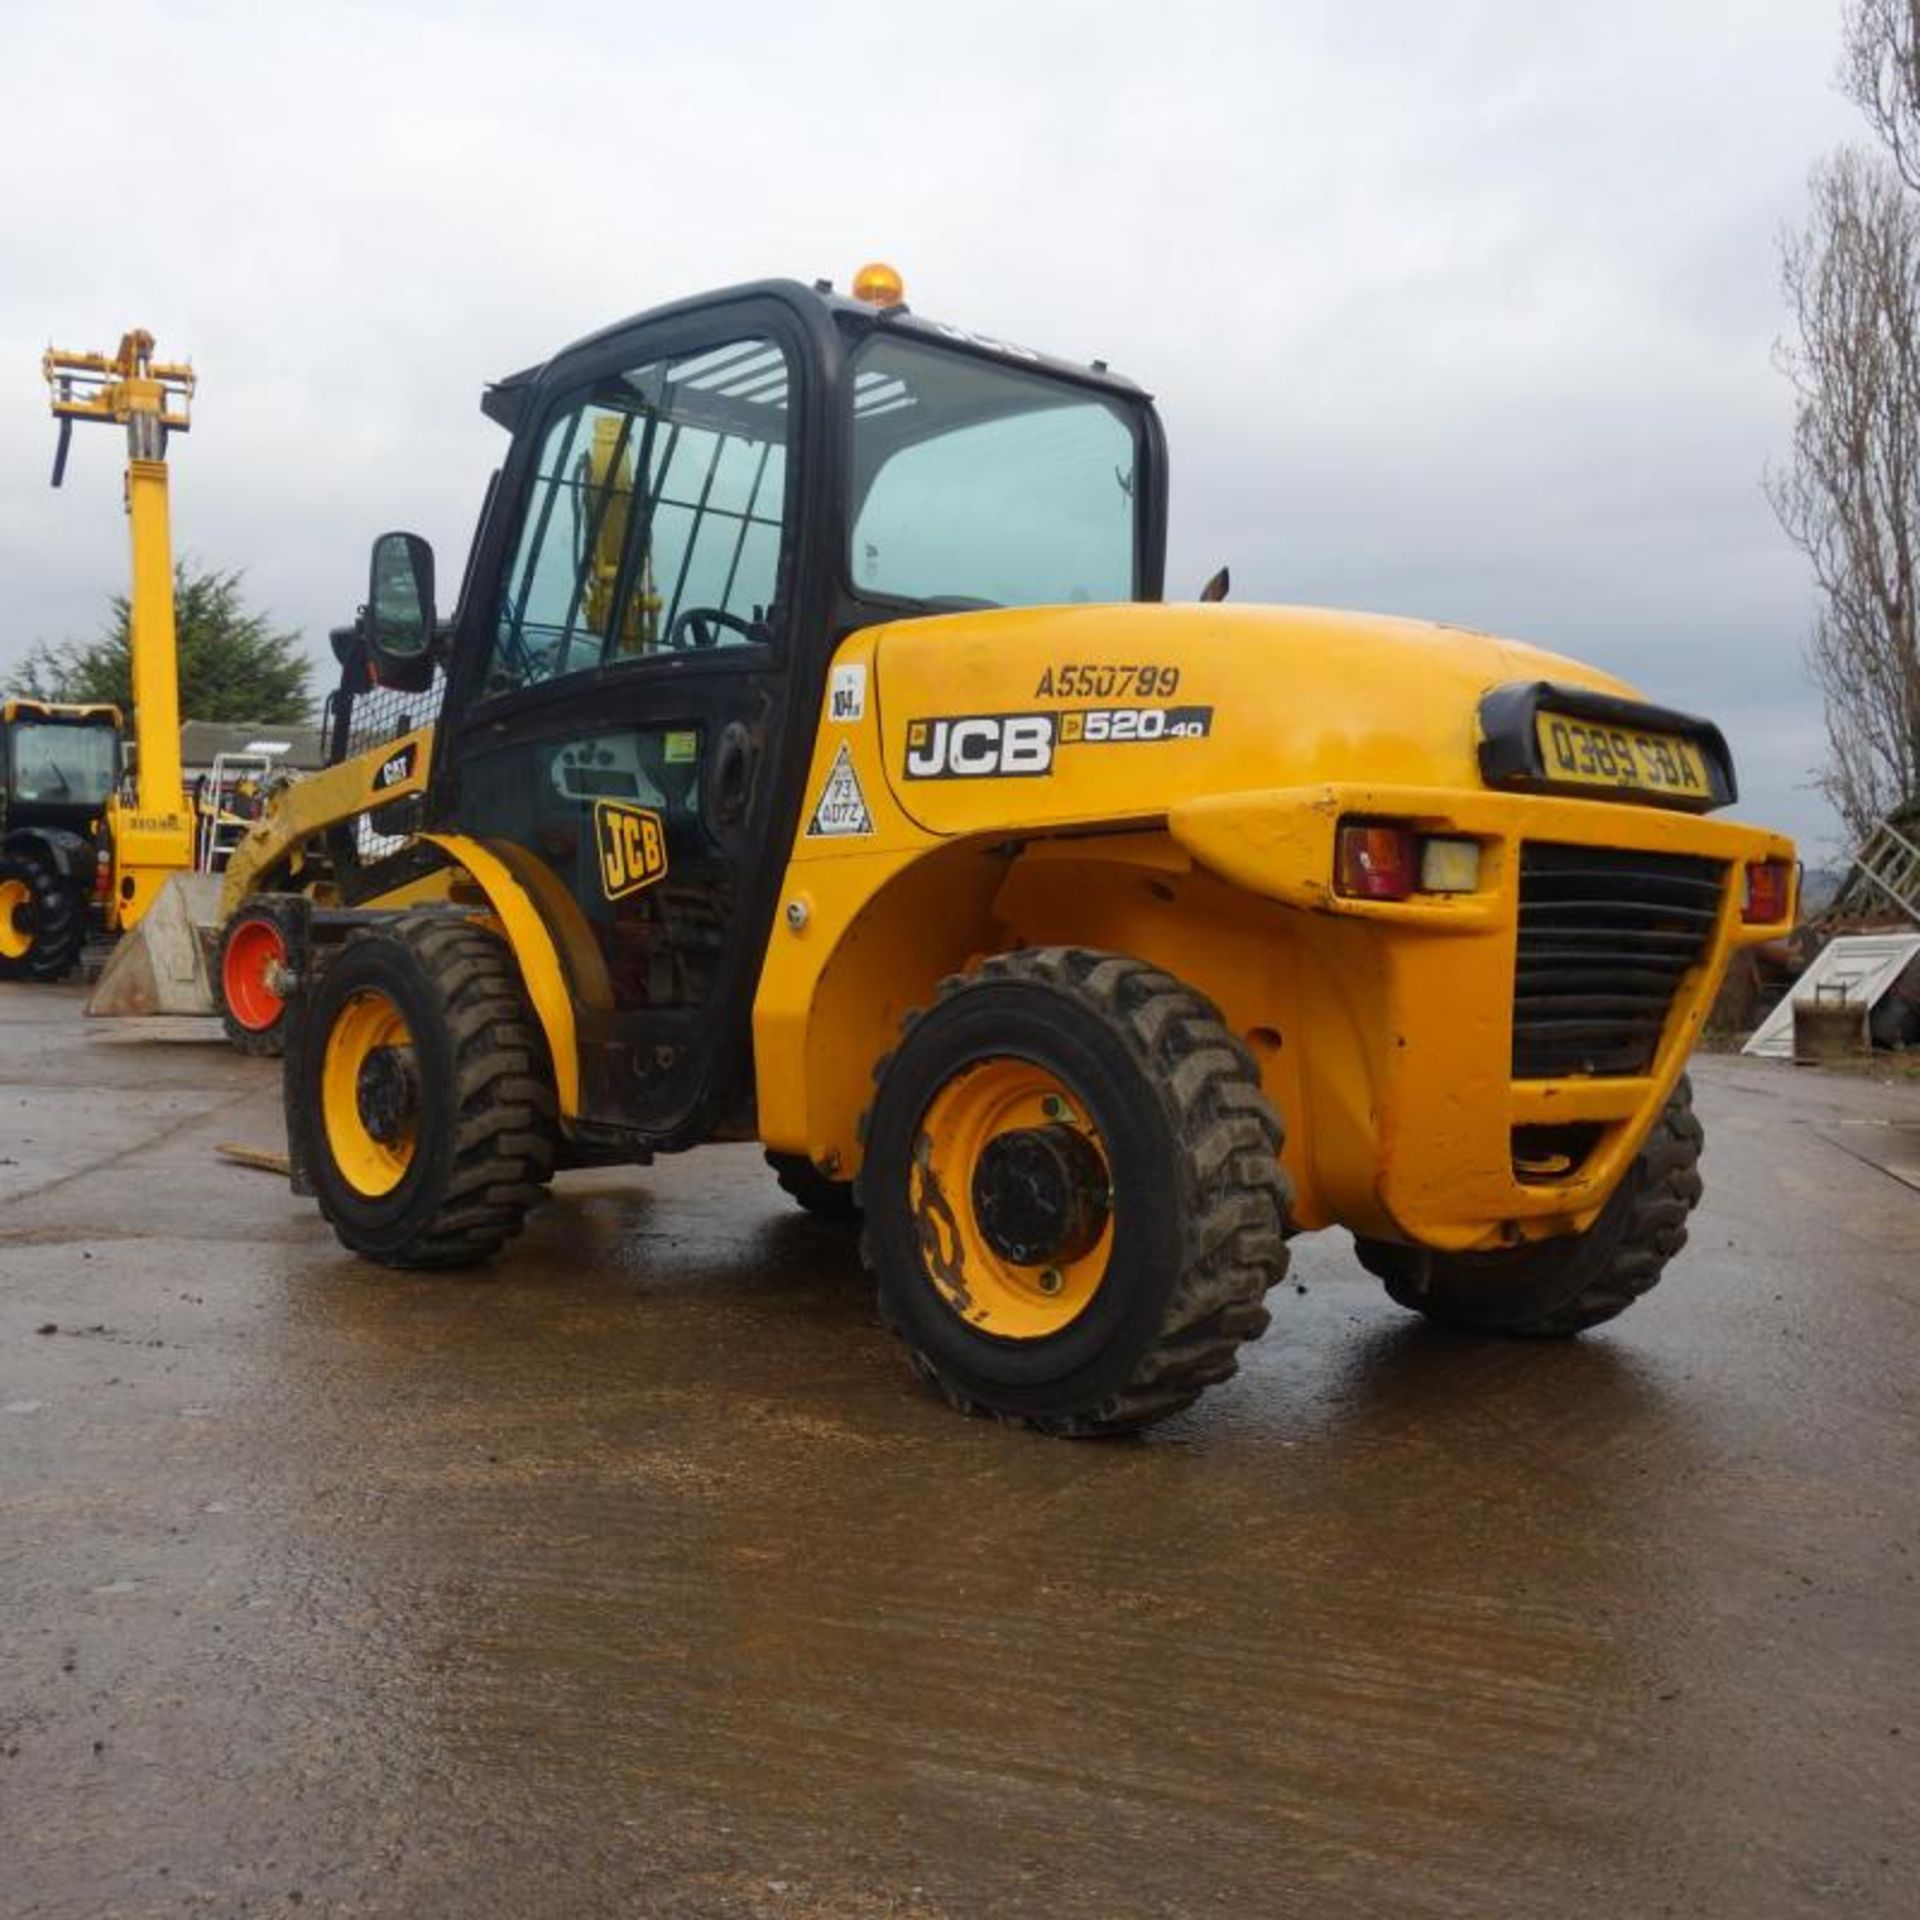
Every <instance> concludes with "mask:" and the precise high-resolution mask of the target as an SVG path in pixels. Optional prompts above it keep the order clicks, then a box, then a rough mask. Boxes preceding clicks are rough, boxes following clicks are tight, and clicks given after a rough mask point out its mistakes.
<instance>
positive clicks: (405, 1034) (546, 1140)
mask: <svg viewBox="0 0 1920 1920" xmlns="http://www.w3.org/2000/svg"><path fill="white" fill-rule="evenodd" d="M288 1067H289V1071H292V1072H297V1073H298V1075H299V1081H298V1083H297V1097H298V1099H299V1101H300V1103H301V1113H302V1117H303V1124H304V1128H305V1131H306V1133H307V1137H308V1140H309V1143H310V1144H309V1151H308V1165H309V1173H310V1176H311V1178H312V1181H313V1186H314V1192H315V1195H316V1197H317V1198H318V1200H319V1202H320V1210H321V1212H322V1213H323V1214H324V1215H325V1216H326V1218H327V1221H328V1224H329V1225H330V1226H331V1227H332V1228H333V1230H334V1232H335V1233H336V1234H337V1235H338V1236H339V1238H340V1241H341V1244H342V1245H343V1246H346V1247H348V1248H350V1249H351V1250H352V1251H353V1252H355V1253H358V1254H362V1255H364V1256H365V1257H366V1258H368V1259H370V1260H377V1261H379V1262H381V1263H382V1264H383V1265H386V1266H393V1267H457V1266H470V1265H474V1264H476V1263H478V1262H479V1261H482V1260H485V1259H487V1258H489V1257H490V1256H491V1255H493V1254H495V1253H497V1252H498V1251H499V1249H500V1248H501V1247H502V1246H503V1245H505V1243H506V1242H507V1241H508V1240H509V1239H511V1238H512V1237H513V1236H514V1235H515V1234H516V1233H518V1232H519V1231H520V1228H521V1226H522V1224H523V1223H524V1221H525V1219H526V1216H527V1214H528V1212H529V1211H530V1210H531V1209H532V1208H533V1207H535V1206H537V1205H538V1204H539V1203H540V1201H541V1200H543V1199H544V1198H545V1197H546V1191H547V1182H548V1180H549V1178H550V1177H551V1175H552V1172H553V1163H554V1136H555V1130H556V1122H555V1099H554V1089H553V1072H552V1068H551V1067H550V1065H549V1064H548V1059H547V1051H546V1044H545V1041H544V1038H543V1037H542V1035H541V1032H540V1028H539V1025H538V1023H537V1022H536V1021H535V1019H534V1017H533V1014H532V1012H531V1011H530V1009H529V1007H528V1005H527V1000H526V995H525V991H524V989H523V987H522V986H521V982H520V976H519V972H518V969H517V968H516V967H515V965H514V962H513V956H512V954H511V953H510V952H509V951H508V949H507V947H506V946H505V944H504V943H503V942H502V941H500V940H499V939H497V938H496V937H495V936H494V935H492V934H491V933H488V932H486V931H485V930H484V929H482V928H480V927H478V926H475V925H474V924H473V923H472V922H471V921H469V920H466V919H463V918H462V917H461V916H459V915H458V914H451V913H447V912H445V911H442V910H436V909H428V910H425V911H421V912H412V913H405V914H402V915H400V916H399V917H398V918H396V919H394V920H391V921H388V922H386V923H384V924H382V925H379V926H376V927H372V928H369V929H367V930H366V931H364V932H361V933H356V934H354V935H353V936H352V937H351V938H350V939H349V940H348V941H347V942H346V943H345V944H344V945H343V946H342V947H341V948H340V950H339V952H338V954H337V955H336V956H335V957H334V959H333V960H332V961H331V963H330V964H329V965H328V966H327V968H326V970H325V971H324V972H323V973H322V974H321V976H320V978H319V981H318V983H317V984H316V985H315V986H314V988H313V990H312V998H311V1001H310V1002H309V1004H308V1007H307V1008H306V1010H305V1017H304V1018H303V1020H302V1022H301V1029H300V1036H299V1040H298V1043H297V1045H296V1048H295V1051H294V1053H293V1055H292V1056H290V1057H289V1062H288Z"/></svg>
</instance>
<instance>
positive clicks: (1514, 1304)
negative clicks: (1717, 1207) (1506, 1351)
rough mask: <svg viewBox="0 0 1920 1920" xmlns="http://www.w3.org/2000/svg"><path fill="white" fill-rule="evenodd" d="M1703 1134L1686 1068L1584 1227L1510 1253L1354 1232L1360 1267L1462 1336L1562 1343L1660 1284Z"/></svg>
mask: <svg viewBox="0 0 1920 1920" xmlns="http://www.w3.org/2000/svg"><path fill="white" fill-rule="evenodd" d="M1705 1145H1706V1136H1705V1134H1704V1133H1703V1131H1702V1130H1701V1126H1700V1122H1699V1121H1698V1120H1697V1119H1696V1118H1695V1117H1694V1111H1693V1088H1692V1086H1691V1084H1690V1083H1689V1082H1688V1080H1687V1078H1686V1076H1685V1075H1684V1074H1683V1075H1682V1076H1681V1078H1680V1082H1679V1084H1678V1085H1677V1086H1676V1087H1675V1088H1674V1090H1673V1094H1672V1097H1671V1098H1670V1099H1669V1100H1668V1101H1667V1105H1666V1108H1665V1110H1664V1111H1663V1112H1662V1114H1661V1116H1660V1119H1659V1121H1658V1122H1657V1123H1656V1124H1655V1126H1654V1129H1653V1132H1652V1133H1651V1134H1649V1135H1648V1137H1647V1141H1646V1144H1645V1145H1644V1146H1643V1147H1642V1148H1641V1149H1640V1151H1639V1153H1638V1154H1637V1155H1635V1157H1634V1160H1633V1164H1632V1165H1631V1166H1630V1167H1628V1169H1627V1172H1626V1175H1625V1177H1624V1178H1623V1179H1622V1180H1621V1182H1620V1185H1619V1187H1618V1188H1617V1189H1616V1190H1615V1192H1614V1195H1613V1198H1612V1199H1611V1200H1609V1201H1608V1202H1607V1204H1606V1206H1605V1208H1604V1209H1602V1211H1601V1214H1600V1217H1599V1219H1597V1220H1596V1221H1595V1222H1594V1223H1593V1225H1592V1226H1591V1227H1589V1228H1588V1229H1587V1231H1586V1232H1585V1233H1583V1234H1577V1235H1574V1236H1572V1237H1570V1238H1566V1239H1559V1240H1542V1241H1537V1242H1535V1243H1534V1244H1533V1245H1531V1246H1527V1247H1521V1248H1517V1249H1515V1250H1514V1251H1513V1252H1511V1253H1454V1254H1448V1253H1433V1252H1429V1251H1428V1250H1426V1249H1424V1248H1420V1247H1403V1246H1396V1245H1393V1244H1391V1243H1390V1242H1387V1241H1383V1240H1362V1239H1359V1238H1357V1237H1356V1239H1355V1241H1354V1250H1355V1252H1356V1253H1358V1254H1359V1256H1360V1264H1361V1265H1362V1266H1364V1267H1365V1268H1366V1269H1367V1271H1368V1272H1369V1273H1372V1274H1374V1275H1376V1276H1377V1277H1378V1278H1379V1279H1380V1280H1382V1281H1383V1282H1384V1283H1385V1285H1386V1289H1387V1294H1388V1296H1389V1298H1391V1299H1392V1300H1393V1301H1394V1302H1396V1304H1398V1305H1400V1306H1403V1307H1405V1308H1407V1309H1408V1311H1409V1312H1412V1313H1418V1314H1424V1315H1425V1316H1426V1318H1427V1319H1429V1320H1431V1321H1433V1322H1434V1323H1435V1324H1436V1325H1439V1326H1444V1327H1452V1328H1454V1329H1455V1330H1456V1331H1459V1332H1463V1333H1493V1334H1507V1335H1511V1336H1514V1337H1517V1338H1522V1339H1531V1340H1563V1339H1567V1338H1569V1337H1571V1336H1572V1335H1574V1334H1577V1333H1584V1332H1585V1331H1586V1330H1587V1329H1588V1328H1589V1327H1597V1326H1599V1325H1601V1324H1602V1322H1604V1321H1607V1320H1612V1319H1614V1318H1616V1317H1617V1316H1618V1315H1620V1314H1623V1313H1625V1312H1626V1310H1627V1309H1628V1308H1629V1307H1630V1306H1632V1305H1633V1303H1634V1302H1635V1301H1636V1300H1638V1299H1639V1298H1640V1297H1641V1295H1642V1294H1645V1293H1649V1292H1651V1291H1652V1290H1653V1288H1654V1287H1656V1286H1658V1285H1659V1283H1660V1277H1661V1275H1662V1274H1663V1273H1664V1272H1665V1271H1666V1267H1667V1262H1668V1261H1670V1260H1671V1259H1672V1258H1673V1257H1674V1255H1675V1254H1677V1253H1678V1252H1679V1251H1680V1249H1681V1248H1682V1247H1684V1246H1685V1245H1686V1244H1687V1216H1688V1214H1690V1213H1691V1212H1692V1211H1693V1209H1694V1208H1695V1207H1697V1206H1698V1205H1699V1204H1700V1196H1701V1194H1702V1192H1703V1191H1704V1188H1703V1187H1702V1184H1701V1180H1700V1155H1701V1152H1702V1150H1703V1149H1704V1147H1705Z"/></svg>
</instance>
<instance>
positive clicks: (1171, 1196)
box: [859, 947, 1290, 1437]
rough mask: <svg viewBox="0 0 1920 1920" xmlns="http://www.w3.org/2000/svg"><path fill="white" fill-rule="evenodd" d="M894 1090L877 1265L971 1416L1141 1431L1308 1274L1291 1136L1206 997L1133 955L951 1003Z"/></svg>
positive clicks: (1008, 965)
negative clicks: (1289, 1278) (1286, 1170)
mask: <svg viewBox="0 0 1920 1920" xmlns="http://www.w3.org/2000/svg"><path fill="white" fill-rule="evenodd" d="M876 1077H877V1079H878V1082H879V1088H878V1093H877V1096H876V1098H875V1100H874V1104H873V1107H872V1109H871V1111H870V1113H869V1115H868V1121H867V1131H866V1147H867V1157H866V1163H865V1166H864V1167H863V1169H862V1171H861V1175H860V1180H859V1193H860V1199H861V1202H862V1204H863V1206H864V1208H865V1210H866V1229H865V1232H864V1234H863V1236H862V1239H861V1253H862V1257H863V1258H864V1260H865V1262H866V1264H867V1266H868V1267H869V1269H870V1270H871V1271H872V1272H873V1274H874V1276H875V1279H876V1281H877V1283H878V1288H879V1299H880V1311H881V1315H882V1317H883V1318H884V1319H885V1320H886V1322H887V1324H888V1325H889V1326H890V1327H891V1328H892V1329H893V1331H894V1332H895V1333H896V1334H897V1335H898V1336H899V1338H900V1339H901V1341H902V1342H903V1343H904V1344H905V1346H906V1348H907V1351H908V1353H909V1355H910V1356H911V1358H912V1361H913V1364H914V1366H915V1367H916V1368H917V1370H918V1371H919V1372H920V1373H921V1374H922V1375H923V1376H924V1377H925V1378H927V1379H928V1380H930V1381H932V1383H933V1384H934V1385H935V1386H936V1387H937V1388H938V1389H939V1390H940V1391H941V1393H943V1394H944V1395H945V1396H946V1397H947V1399H948V1400H949V1401H950V1402H951V1403H952V1404H953V1405H954V1406H956V1407H958V1408H960V1409H961V1410H962V1411H963V1412H968V1413H977V1414H984V1415H987V1416H990V1417H992V1418H994V1419H999V1420H1005V1421H1010V1422H1015V1423H1018V1424H1021V1425H1025V1426H1029V1427H1033V1428H1036V1429H1038V1430H1039V1431H1041V1432H1044V1433H1050V1434H1060V1435H1069V1436H1076V1437H1077V1436H1090V1435H1097V1434H1110V1433H1122V1432H1127V1431H1130V1430H1132V1429H1134V1428H1138V1427H1144V1426H1146V1425H1148V1424H1149V1423H1150V1422H1152V1421H1155V1420H1158V1419H1161V1418H1163V1417H1164V1416H1165V1415H1167V1414H1170V1413H1174V1412H1177V1411H1178V1410H1179V1409H1180V1408H1182V1407H1185V1406H1187V1405H1189V1404H1190V1403H1191V1402H1192V1401H1193V1400H1195V1399H1196V1398H1198V1396H1199V1395H1200V1393H1201V1392H1202V1391H1203V1390H1204V1389H1205V1388H1207V1387H1210V1386H1213V1385H1215V1384H1216V1383H1217V1382H1219V1381H1222V1380H1225V1379H1227V1378H1229V1377H1230V1376H1231V1375H1232V1374H1233V1373H1234V1371H1235V1370H1236V1368H1237V1365H1238V1360H1237V1353H1238V1349H1239V1347H1240V1345H1241V1343H1242V1342H1243V1341H1247V1340H1251V1339H1254V1338H1256V1337H1257V1336H1258V1335H1259V1334H1261V1333H1262V1332H1264V1331H1265V1329H1266V1326H1267V1310H1266V1308H1265V1306H1264V1305H1263V1304H1262V1296H1263V1295H1264V1294H1265V1293H1266V1291H1267V1289H1268V1288H1269V1287H1272V1286H1273V1285H1275V1284H1276V1283H1277V1282H1278V1281H1279V1280H1280V1279H1281V1278H1282V1276H1283V1275H1284V1274H1285V1272H1286V1267H1287V1247H1286V1232H1287V1206H1288V1201H1289V1198H1290V1195H1289V1190H1288V1186H1287V1182H1286V1176H1285V1175H1284V1174H1283V1173H1282V1171H1281V1169H1280V1162H1279V1154H1280V1144H1281V1128H1280V1121H1279V1117H1278V1115H1277V1114H1276V1113H1275V1112H1274V1110H1273V1107H1272V1106H1271V1105H1270V1104H1269V1103H1268V1101H1267V1098H1266V1096H1265V1094H1264V1093H1263V1092H1262V1091H1261V1087H1260V1077H1259V1070H1258V1068H1257V1067H1256V1066H1255V1064H1254V1061H1253V1058H1252V1056H1251V1055H1250V1054H1249V1053H1248V1052H1247V1050H1246V1048H1245V1047H1244V1046H1242V1045H1241V1044H1240V1042H1239V1041H1238V1040H1237V1039H1236V1038H1235V1037H1234V1036H1233V1035H1232V1033H1231V1032H1229V1030H1228V1029H1227V1027H1226V1026H1225V1025H1224V1023H1223V1022H1222V1021H1221V1019H1220V1016H1219V1014H1218V1013H1217V1012H1216V1011H1215V1009H1214V1008H1213V1007H1212V1006H1211V1005H1210V1004H1209V1003H1208V1002H1207V1001H1206V1000H1204V999H1202V998H1201V996H1200V995H1199V994H1197V993H1195V992H1194V991H1193V990H1192V989H1191V988H1190V987H1186V986H1183V985H1182V984H1181V983H1180V982H1179V981H1177V980H1175V979H1174V978H1172V977H1171V976H1170V975H1168V974H1165V973H1162V972H1160V971H1159V970H1158V969H1156V968H1154V967H1151V966H1148V965H1147V964H1145V963H1144V962H1142V961H1139V960H1134V959H1129V958H1126V957H1124V956H1122V955H1117V954H1106V953H1090V952H1084V951H1081V950H1078V949H1073V948H1061V947H1053V948H1045V949H1040V950H1035V951H1030V952H1022V953H1015V954H1008V955H1003V956H1001V957H999V958H996V959H992V960H989V961H987V962H986V963H985V965H983V966H982V967H981V968H980V970H979V971H978V972H977V973H974V974H970V975H967V976H965V977H962V978H955V979H950V980H947V981H945V982H943V983H942V985H941V988H940V996H939V999H938V1001H937V1003H936V1004H935V1005H934V1007H933V1008H932V1009H931V1010H930V1011H929V1012H927V1013H925V1014H923V1015H920V1016H918V1017H917V1018H915V1019H914V1020H912V1021H910V1023H909V1025H908V1027H907V1030H906V1031H905V1033H904V1036H903V1038H902V1040H901V1042H900V1045H899V1046H898V1047H897V1048H896V1049H895V1051H894V1052H893V1053H892V1054H891V1055H890V1056H889V1057H888V1058H887V1059H886V1060H885V1061H883V1062H882V1063H881V1066H880V1068H879V1070H878V1073H877V1075H876Z"/></svg>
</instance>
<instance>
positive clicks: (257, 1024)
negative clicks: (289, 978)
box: [220, 920, 287, 1033]
mask: <svg viewBox="0 0 1920 1920" xmlns="http://www.w3.org/2000/svg"><path fill="white" fill-rule="evenodd" d="M286 960H287V943H286V941H285V939H284V938H283V937H282V935H281V932H280V929H279V928H278V927H277V926H275V925H274V923H273V922H272V921H271V920H244V921H242V922H241V924H240V925H239V926H237V927H235V928H234V930H233V932H232V933H231V934H229V935H228V936H227V951H226V958H225V959H224V960H223V961H222V963H221V971H220V990H221V992H222V993H224V994H225V995H226V1000H227V1007H228V1010H229V1011H230V1012H231V1013H232V1015H233V1017H234V1019H235V1020H237V1021H238V1022H239V1023H240V1025H241V1026H243V1027H245V1028H246V1030H247V1031H248V1032H249V1033H265V1032H266V1031H267V1029H268V1028H269V1027H271V1026H272V1025H273V1024H274V1023H275V1022H276V1021H277V1020H278V1019H279V1018H280V1016H281V1014H282V1013H284V1012H285V1011H286V1004H287V1003H286V1001H285V1000H284V999H283V998H282V997H281V994H280V990H279V988H278V986H277V985H275V979H276V977H277V976H278V974H279V972H280V970H281V969H282V968H283V967H284V966H285V965H286Z"/></svg>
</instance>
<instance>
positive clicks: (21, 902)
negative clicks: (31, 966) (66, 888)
mask: <svg viewBox="0 0 1920 1920" xmlns="http://www.w3.org/2000/svg"><path fill="white" fill-rule="evenodd" d="M32 905H33V889H32V888H31V887H30V886H28V885H27V883H26V882H25V881H24V880H0V960H24V959H25V958H26V957H27V955H28V954H30V953H31V952H32V951H33V935H32V933H31V932H30V931H29V930H28V927H27V924H26V921H27V909H28V908H29V907H31V906H32Z"/></svg>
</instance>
